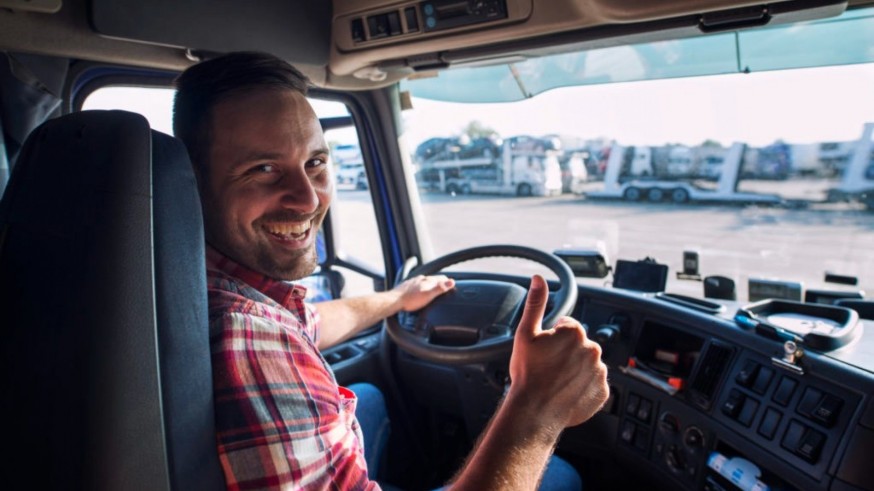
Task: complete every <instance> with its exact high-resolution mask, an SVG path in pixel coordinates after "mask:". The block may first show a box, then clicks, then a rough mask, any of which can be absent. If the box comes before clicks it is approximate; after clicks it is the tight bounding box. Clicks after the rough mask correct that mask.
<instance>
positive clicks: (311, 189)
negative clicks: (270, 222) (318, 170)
mask: <svg viewBox="0 0 874 491" xmlns="http://www.w3.org/2000/svg"><path fill="white" fill-rule="evenodd" d="M280 185H281V186H282V197H281V201H280V204H281V205H282V207H283V208H286V209H289V210H294V211H297V212H298V213H312V212H314V211H316V210H317V209H318V207H319V196H318V194H317V193H316V188H315V186H313V183H312V181H310V179H309V176H307V174H306V172H305V171H304V172H296V173H293V174H287V175H286V176H285V177H284V178H283V179H282V180H281V182H280Z"/></svg>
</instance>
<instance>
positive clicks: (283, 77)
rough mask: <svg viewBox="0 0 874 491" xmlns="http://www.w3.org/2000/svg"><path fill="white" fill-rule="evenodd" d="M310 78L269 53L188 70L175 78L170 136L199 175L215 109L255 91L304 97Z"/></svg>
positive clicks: (247, 54)
mask: <svg viewBox="0 0 874 491" xmlns="http://www.w3.org/2000/svg"><path fill="white" fill-rule="evenodd" d="M308 88H309V79H307V77H306V76H305V75H303V74H302V73H300V72H299V71H298V70H297V69H296V68H294V67H293V66H291V65H289V64H288V63H287V62H285V61H284V60H281V59H279V58H277V57H275V56H273V55H271V54H268V53H259V52H252V51H241V52H236V53H229V54H226V55H222V56H219V57H217V58H213V59H210V60H207V61H204V62H201V63H198V64H196V65H193V66H191V67H189V68H188V69H187V70H185V71H184V72H183V73H182V74H181V75H179V77H177V78H176V97H175V99H174V100H173V133H175V135H176V137H178V138H179V139H181V140H182V142H183V143H185V146H186V147H187V148H188V154H189V156H190V157H191V161H192V163H193V164H194V166H195V169H197V170H198V172H199V173H200V174H203V173H204V172H205V171H206V170H207V167H208V161H209V146H210V143H211V135H210V126H211V124H212V113H213V109H214V108H215V106H216V105H217V104H218V103H219V102H221V101H223V100H225V99H227V98H229V97H232V96H235V95H239V94H240V93H243V92H247V91H250V90H255V89H274V90H275V89H289V90H294V91H296V92H300V93H301V94H303V95H306V93H307V89H308Z"/></svg>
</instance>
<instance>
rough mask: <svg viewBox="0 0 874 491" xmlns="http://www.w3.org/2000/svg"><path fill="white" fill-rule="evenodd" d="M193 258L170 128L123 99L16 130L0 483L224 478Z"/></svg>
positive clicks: (5, 246)
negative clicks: (156, 127)
mask: <svg viewBox="0 0 874 491" xmlns="http://www.w3.org/2000/svg"><path fill="white" fill-rule="evenodd" d="M204 257H205V256H204V242H203V225H202V217H201V210H200V202H199V199H198V196H197V187H196V183H195V180H194V175H193V171H192V169H191V164H190V162H189V160H188V155H187V153H186V151H185V148H184V146H183V145H182V144H181V142H180V141H178V140H176V139H175V138H172V137H170V136H167V135H163V134H161V133H158V132H155V131H152V130H151V129H150V128H149V125H148V122H147V121H146V120H145V119H144V118H143V117H142V116H139V115H137V114H133V113H127V112H123V111H85V112H81V113H76V114H71V115H67V116H63V117H61V118H57V119H54V120H50V121H48V122H46V123H45V124H43V125H42V126H41V127H39V128H38V129H37V130H35V131H34V132H33V133H32V134H31V135H30V136H29V137H28V140H27V142H26V144H25V146H24V148H23V151H22V154H21V155H20V157H19V159H18V161H17V164H16V166H15V168H14V169H13V172H12V176H11V178H10V182H9V185H8V187H7V189H6V192H5V194H4V195H3V199H2V201H0V326H2V327H0V332H2V334H3V335H2V338H0V346H2V352H0V356H2V366H0V373H2V375H0V378H2V387H3V398H4V401H3V408H4V422H5V423H6V427H7V431H5V432H4V433H3V442H4V446H5V447H6V448H7V450H9V451H11V452H12V457H10V458H4V459H0V461H2V462H3V468H4V470H5V472H3V476H4V478H3V481H4V483H5V484H6V485H8V486H9V488H8V489H19V488H21V489H30V488H40V489H43V488H63V489H111V490H119V489H124V490H127V489H148V490H159V489H184V490H189V489H221V488H223V487H224V480H223V477H222V473H221V468H220V466H219V462H218V456H217V452H216V441H215V434H214V420H213V398H212V373H211V368H210V358H209V333H208V321H207V294H206V274H205V263H204ZM7 455H8V452H7Z"/></svg>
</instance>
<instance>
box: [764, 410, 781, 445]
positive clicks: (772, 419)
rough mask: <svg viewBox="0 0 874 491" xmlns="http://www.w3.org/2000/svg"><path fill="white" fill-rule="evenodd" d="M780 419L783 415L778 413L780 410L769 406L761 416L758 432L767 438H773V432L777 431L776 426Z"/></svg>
mask: <svg viewBox="0 0 874 491" xmlns="http://www.w3.org/2000/svg"><path fill="white" fill-rule="evenodd" d="M781 419H783V415H782V414H780V411H777V410H776V409H774V408H772V407H769V408H768V410H767V411H765V416H764V417H762V423H761V424H759V434H760V435H762V436H763V437H765V438H767V439H768V440H771V439H772V438H774V434H775V433H777V426H778V425H779V424H780V420H781Z"/></svg>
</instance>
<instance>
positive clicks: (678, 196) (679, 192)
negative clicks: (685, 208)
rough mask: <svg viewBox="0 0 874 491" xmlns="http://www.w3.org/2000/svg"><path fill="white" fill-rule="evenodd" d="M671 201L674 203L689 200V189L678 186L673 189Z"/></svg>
mask: <svg viewBox="0 0 874 491" xmlns="http://www.w3.org/2000/svg"><path fill="white" fill-rule="evenodd" d="M671 201H673V202H674V203H685V202H687V201H689V191H686V190H685V189H683V188H677V189H674V190H673V191H671Z"/></svg>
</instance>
